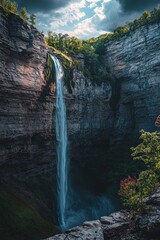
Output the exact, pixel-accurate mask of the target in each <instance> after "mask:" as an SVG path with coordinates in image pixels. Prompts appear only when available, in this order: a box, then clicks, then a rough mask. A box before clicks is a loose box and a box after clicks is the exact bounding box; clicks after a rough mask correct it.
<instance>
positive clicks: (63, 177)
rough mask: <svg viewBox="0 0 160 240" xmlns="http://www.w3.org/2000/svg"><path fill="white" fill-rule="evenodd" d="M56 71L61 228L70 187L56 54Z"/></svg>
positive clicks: (61, 71) (63, 106)
mask: <svg viewBox="0 0 160 240" xmlns="http://www.w3.org/2000/svg"><path fill="white" fill-rule="evenodd" d="M51 58H52V60H53V61H54V64H55V71H56V87H57V88H56V140H57V190H58V215H59V216H58V217H59V224H60V227H61V229H65V227H66V216H65V215H66V199H67V188H68V176H67V175H68V170H67V168H68V166H67V142H68V140H67V124H66V107H65V101H64V96H63V77H64V72H63V67H62V65H61V63H60V61H59V60H58V58H57V57H56V56H51Z"/></svg>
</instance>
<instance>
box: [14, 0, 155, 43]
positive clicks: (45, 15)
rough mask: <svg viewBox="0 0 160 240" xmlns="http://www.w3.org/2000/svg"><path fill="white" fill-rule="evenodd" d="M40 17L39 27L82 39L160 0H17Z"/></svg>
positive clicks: (131, 16) (113, 27)
mask: <svg viewBox="0 0 160 240" xmlns="http://www.w3.org/2000/svg"><path fill="white" fill-rule="evenodd" d="M16 2H17V3H18V5H19V7H26V8H27V10H28V12H29V13H34V14H36V16H37V28H38V29H39V30H40V31H43V32H44V33H45V34H47V32H48V31H52V32H56V33H68V34H69V35H70V36H76V37H78V38H81V39H88V38H91V37H97V36H99V35H101V34H104V33H106V32H110V31H113V30H114V29H115V28H116V27H118V26H121V25H124V24H125V23H126V22H129V21H132V20H134V19H135V18H137V17H139V16H140V15H141V14H142V12H143V11H144V10H152V9H153V8H154V7H158V6H160V0H16Z"/></svg>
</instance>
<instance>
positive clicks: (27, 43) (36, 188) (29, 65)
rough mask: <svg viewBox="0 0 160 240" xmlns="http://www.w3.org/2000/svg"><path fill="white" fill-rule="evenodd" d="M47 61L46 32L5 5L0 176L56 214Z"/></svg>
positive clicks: (0, 23) (0, 37)
mask: <svg viewBox="0 0 160 240" xmlns="http://www.w3.org/2000/svg"><path fill="white" fill-rule="evenodd" d="M46 60H47V49H46V46H45V43H44V40H43V35H41V34H40V33H39V32H38V31H37V30H36V29H35V28H33V27H31V26H30V25H28V24H27V23H25V22H24V21H23V20H22V19H21V18H20V17H18V16H16V15H14V14H8V13H6V12H4V11H3V9H2V8H0V116H1V117H0V156H1V157H0V179H1V182H2V183H3V184H7V185H8V186H9V188H10V189H12V190H13V192H17V193H20V195H21V196H22V198H23V199H26V201H27V200H28V201H31V203H35V205H36V207H37V206H38V207H37V208H38V210H39V212H43V213H45V216H46V218H53V215H52V214H51V212H50V211H49V210H48V206H49V208H50V209H52V211H53V202H54V195H55V192H56V191H55V189H54V187H53V186H51V185H49V184H48V182H50V181H52V182H54V180H53V173H52V172H54V168H55V167H54V161H51V158H52V157H53V158H54V157H55V141H54V131H53V112H54V104H55V96H54V95H53V94H49V92H50V91H49V86H48V85H47V84H48V83H47V80H46V78H45V75H46V73H45V72H46ZM46 185H47V186H48V185H49V186H48V188H46V187H45V186H46ZM24 196H25V197H24ZM48 196H49V197H48ZM46 206H47V207H46Z"/></svg>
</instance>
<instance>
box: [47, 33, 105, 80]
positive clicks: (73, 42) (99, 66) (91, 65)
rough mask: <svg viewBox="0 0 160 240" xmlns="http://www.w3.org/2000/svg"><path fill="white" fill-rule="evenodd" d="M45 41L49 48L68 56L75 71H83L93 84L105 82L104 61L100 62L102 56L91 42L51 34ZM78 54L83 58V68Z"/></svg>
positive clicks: (65, 35) (66, 35) (64, 35)
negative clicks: (75, 68)
mask: <svg viewBox="0 0 160 240" xmlns="http://www.w3.org/2000/svg"><path fill="white" fill-rule="evenodd" d="M45 41H46V42H47V44H48V45H49V46H51V47H53V48H55V49H58V50H59V51H60V52H62V53H64V54H65V55H67V56H69V57H70V58H71V59H72V61H73V63H74V65H75V66H76V67H77V69H78V70H80V71H83V73H84V75H85V76H86V77H88V78H90V79H91V80H92V81H93V82H96V83H99V82H101V81H103V80H105V78H106V74H107V72H106V68H105V66H104V61H102V54H101V53H100V51H97V50H96V47H95V45H93V44H92V42H89V41H84V40H80V39H78V38H76V37H70V36H69V35H68V34H56V33H52V32H49V33H48V36H47V37H46V38H45ZM97 49H98V48H97ZM79 54H81V56H82V58H84V67H83V66H82V65H81V63H80V61H79V60H78V55H79ZM103 54H104V51H103Z"/></svg>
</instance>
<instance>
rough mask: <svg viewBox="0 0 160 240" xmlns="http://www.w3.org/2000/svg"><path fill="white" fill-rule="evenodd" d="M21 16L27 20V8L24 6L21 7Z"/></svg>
mask: <svg viewBox="0 0 160 240" xmlns="http://www.w3.org/2000/svg"><path fill="white" fill-rule="evenodd" d="M21 18H22V19H23V20H24V21H27V20H28V15H27V9H26V8H24V7H23V8H22V9H21Z"/></svg>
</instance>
